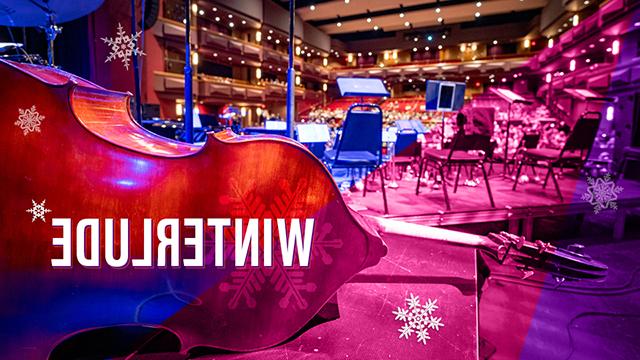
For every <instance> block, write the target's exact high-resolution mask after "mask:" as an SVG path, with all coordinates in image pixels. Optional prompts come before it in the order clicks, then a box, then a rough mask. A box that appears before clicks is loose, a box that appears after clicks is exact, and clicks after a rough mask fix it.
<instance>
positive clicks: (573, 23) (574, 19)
mask: <svg viewBox="0 0 640 360" xmlns="http://www.w3.org/2000/svg"><path fill="white" fill-rule="evenodd" d="M579 22H580V17H579V16H578V14H575V15H573V18H572V19H571V23H572V25H573V26H578V23H579Z"/></svg>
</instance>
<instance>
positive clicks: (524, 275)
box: [517, 266, 534, 280]
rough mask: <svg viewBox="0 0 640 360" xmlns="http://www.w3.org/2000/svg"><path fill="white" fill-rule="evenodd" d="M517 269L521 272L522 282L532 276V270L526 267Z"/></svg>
mask: <svg viewBox="0 0 640 360" xmlns="http://www.w3.org/2000/svg"><path fill="white" fill-rule="evenodd" d="M517 269H518V270H520V271H521V272H522V280H526V279H528V278H530V277H532V276H533V274H534V272H533V269H531V268H530V267H528V266H518V267H517Z"/></svg>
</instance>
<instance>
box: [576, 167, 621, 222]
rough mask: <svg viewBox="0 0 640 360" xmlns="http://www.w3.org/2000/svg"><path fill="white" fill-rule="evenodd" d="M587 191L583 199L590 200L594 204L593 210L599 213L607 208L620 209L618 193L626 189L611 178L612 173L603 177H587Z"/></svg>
mask: <svg viewBox="0 0 640 360" xmlns="http://www.w3.org/2000/svg"><path fill="white" fill-rule="evenodd" d="M587 184H589V186H588V187H587V192H586V193H584V194H582V200H585V201H588V202H589V204H591V205H593V212H594V213H596V214H598V213H599V212H600V211H602V210H605V209H613V210H616V209H618V204H617V203H616V200H618V194H619V193H621V192H622V190H624V189H623V188H622V186H617V185H616V184H615V182H613V181H612V180H611V175H610V174H606V175H604V176H603V177H599V178H592V177H591V176H588V177H587Z"/></svg>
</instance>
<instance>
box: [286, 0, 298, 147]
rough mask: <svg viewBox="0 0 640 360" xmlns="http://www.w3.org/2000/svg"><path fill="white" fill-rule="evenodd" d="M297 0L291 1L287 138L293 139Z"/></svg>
mask: <svg viewBox="0 0 640 360" xmlns="http://www.w3.org/2000/svg"><path fill="white" fill-rule="evenodd" d="M295 3H296V2H295V0H289V68H288V69H287V136H288V137H290V138H293V123H294V118H295V108H296V104H295V102H296V90H295V85H296V71H295V69H294V68H293V50H294V46H295V45H294V42H293V40H294V36H293V30H294V29H293V28H294V23H295V14H296V5H295Z"/></svg>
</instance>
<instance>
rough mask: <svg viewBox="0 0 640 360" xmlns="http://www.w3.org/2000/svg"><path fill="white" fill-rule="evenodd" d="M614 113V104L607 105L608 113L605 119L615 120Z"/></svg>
mask: <svg viewBox="0 0 640 360" xmlns="http://www.w3.org/2000/svg"><path fill="white" fill-rule="evenodd" d="M613 113H614V109H613V106H609V107H607V115H606V116H605V119H607V121H613Z"/></svg>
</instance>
